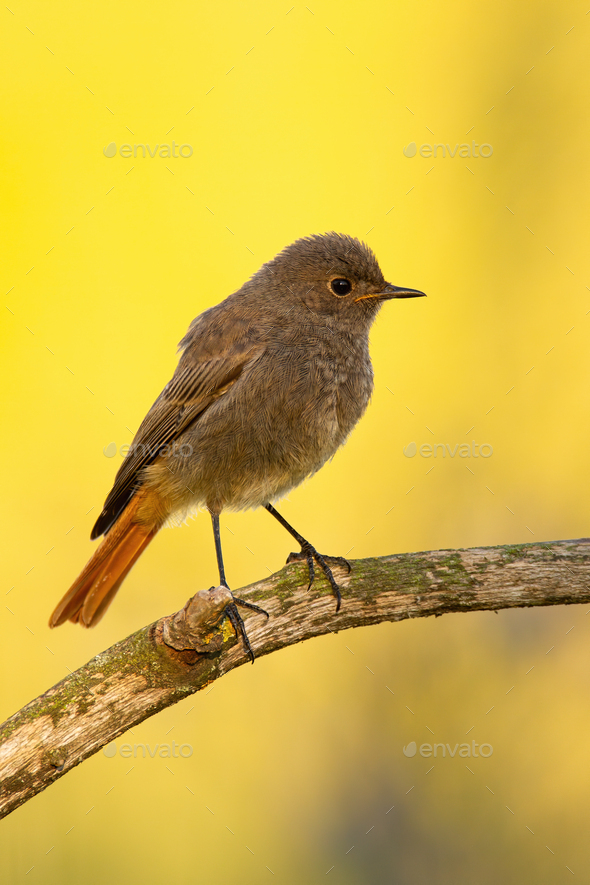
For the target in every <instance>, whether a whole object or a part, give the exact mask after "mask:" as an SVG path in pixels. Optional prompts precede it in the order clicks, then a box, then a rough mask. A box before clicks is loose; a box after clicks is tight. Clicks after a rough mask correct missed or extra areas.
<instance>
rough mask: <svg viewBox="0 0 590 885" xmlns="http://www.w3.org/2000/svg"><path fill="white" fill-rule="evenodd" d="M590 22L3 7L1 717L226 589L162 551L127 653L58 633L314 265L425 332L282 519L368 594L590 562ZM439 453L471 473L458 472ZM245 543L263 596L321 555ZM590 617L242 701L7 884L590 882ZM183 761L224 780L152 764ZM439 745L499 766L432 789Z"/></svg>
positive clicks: (146, 582) (476, 767)
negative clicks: (553, 543)
mask: <svg viewBox="0 0 590 885" xmlns="http://www.w3.org/2000/svg"><path fill="white" fill-rule="evenodd" d="M586 13H587V9H586V6H584V4H582V3H581V2H578V0H567V2H560V3H557V2H553V3H551V2H548V3H538V2H533V0H524V2H522V3H519V4H514V3H512V2H509V0H499V2H497V3H494V4H487V5H481V4H480V5H478V6H477V7H474V6H473V4H471V3H467V2H462V0H457V2H453V3H450V4H439V5H434V4H431V3H428V2H424V0H417V2H412V3H408V2H405V3H397V4H391V3H386V2H384V0H367V2H364V3H362V4H361V3H359V2H355V3H351V2H347V3H337V2H336V0H320V2H314V3H313V4H312V5H311V6H310V7H306V6H299V5H297V6H292V7H290V6H289V2H287V3H284V4H281V3H278V2H276V0H260V2H257V3H256V4H254V5H252V4H242V3H237V2H232V0H229V2H226V3H224V4H222V5H217V6H216V5H215V4H204V3H197V4H195V3H187V2H182V0H181V2H177V0H171V2H168V3H166V4H164V5H163V6H158V7H156V6H151V7H146V5H145V4H140V3H129V4H120V3H115V2H114V0H102V2H101V3H100V4H98V3H94V2H89V3H85V4H84V5H83V6H80V5H79V4H74V3H71V2H62V0H56V2H54V3H52V4H51V5H48V4H44V3H41V2H33V0H30V2H27V0H23V2H21V0H13V2H11V5H10V9H8V7H6V8H3V9H2V11H1V12H0V26H1V30H2V44H3V49H2V53H1V55H0V71H1V75H0V84H1V85H0V89H1V90H2V105H3V118H4V121H3V127H2V128H3V135H2V139H1V140H0V169H1V170H2V172H1V188H2V204H3V214H2V220H1V224H2V232H1V241H2V252H3V258H2V265H1V271H0V276H1V278H2V279H1V282H2V285H3V287H4V288H3V289H2V294H3V299H4V300H3V302H2V305H1V310H2V314H1V335H2V347H1V350H0V360H1V363H2V372H3V383H2V386H1V389H0V397H1V401H2V422H3V427H4V431H3V433H2V439H1V443H0V444H1V446H2V455H1V459H0V463H1V464H2V492H3V494H2V501H3V506H2V509H1V513H0V520H1V529H0V530H1V536H2V548H3V568H2V578H1V581H2V585H1V591H0V596H1V598H2V600H3V604H2V606H1V607H0V624H1V625H2V643H0V658H1V666H0V686H1V692H0V719H4V718H6V717H8V716H9V715H11V714H12V713H13V712H14V711H15V710H17V709H19V708H20V707H21V706H23V705H24V704H25V703H27V702H28V701H29V700H31V699H32V698H33V697H35V696H36V695H38V694H40V693H41V692H43V691H44V690H46V689H47V688H49V687H50V686H51V685H53V684H54V683H55V682H57V681H59V680H60V679H62V678H63V677H64V676H66V675H67V674H68V672H69V671H70V670H74V669H76V668H77V667H78V666H80V665H81V664H83V663H84V662H86V661H87V660H88V659H89V658H91V657H92V656H93V655H95V654H97V653H98V652H100V651H102V650H103V649H106V648H108V647H109V646H110V645H111V644H113V643H115V642H116V641H118V640H119V639H121V638H122V637H124V636H126V635H128V634H129V633H131V632H133V631H135V630H136V629H138V628H139V627H141V626H143V625H145V624H147V623H149V622H151V621H153V620H155V619H156V618H158V617H160V616H161V615H163V614H166V613H168V612H171V611H174V610H176V609H178V608H179V607H181V606H182V605H183V604H184V602H185V601H186V599H187V598H188V597H189V596H190V595H192V594H193V593H194V592H195V591H196V590H198V589H201V588H204V587H208V586H210V585H211V584H212V583H213V582H214V581H215V580H216V577H217V573H216V569H215V560H214V548H213V541H212V537H211V527H210V521H209V519H208V518H207V517H206V514H205V515H203V514H201V515H199V516H198V517H197V518H196V519H195V520H193V521H191V522H190V523H189V524H188V525H185V526H182V527H181V528H179V529H175V530H171V531H165V532H162V534H161V535H160V536H159V537H158V539H157V542H156V543H155V544H154V545H152V546H151V547H150V548H149V550H148V552H147V553H146V554H145V555H144V556H143V557H142V558H141V560H140V562H139V563H138V565H137V566H136V567H135V568H134V570H133V572H132V573H131V575H130V576H129V578H128V579H127V580H126V582H125V585H124V587H123V589H122V591H121V592H120V594H119V595H118V597H117V599H116V601H115V603H114V605H113V606H112V608H111V610H110V611H109V613H108V616H107V617H106V618H105V620H104V621H103V622H102V623H101V624H100V625H99V626H98V627H97V628H96V629H94V630H92V631H87V632H86V631H83V630H81V629H79V628H77V627H74V626H73V625H70V624H68V625H66V626H64V627H62V628H60V629H59V630H57V631H55V632H50V631H49V629H48V627H47V620H48V617H49V614H50V612H51V610H52V609H53V607H54V605H55V603H56V602H57V600H58V599H59V598H60V597H61V595H62V594H63V593H64V592H65V590H66V589H67V588H68V586H69V585H70V583H71V582H72V580H73V578H74V577H75V576H76V574H77V573H78V572H79V571H80V569H81V568H82V566H83V565H84V563H85V562H86V560H87V559H88V557H89V556H90V554H91V552H92V550H93V549H94V547H93V545H92V544H91V543H90V541H89V533H90V529H91V527H92V525H93V522H94V520H95V518H96V516H97V514H98V512H99V511H100V508H101V505H102V502H103V500H104V497H105V496H106V494H107V492H108V491H109V489H110V487H111V483H112V480H113V477H114V474H115V472H116V470H117V468H118V466H119V464H120V463H121V455H120V447H121V446H123V445H125V444H128V443H130V442H131V439H132V437H133V433H134V432H135V430H136V429H137V427H138V425H139V422H140V421H141V419H142V418H143V416H144V414H145V412H146V411H147V409H148V408H149V407H150V405H151V404H152V402H153V400H154V399H155V398H156V396H157V395H158V393H159V392H160V390H161V389H162V387H163V386H164V384H165V383H166V382H167V381H168V380H169V377H170V375H171V373H172V371H173V369H174V367H175V364H176V353H175V351H176V343H177V342H178V341H179V340H180V338H181V337H182V336H183V335H184V333H185V331H186V328H187V326H188V324H189V322H190V321H191V320H192V319H193V317H195V316H196V315H197V314H198V313H200V312H201V311H202V310H204V309H205V308H207V307H209V306H211V305H212V304H215V303H217V302H218V301H220V300H221V299H222V298H223V297H225V296H226V295H227V294H229V293H230V292H232V291H234V290H235V289H236V288H238V287H239V286H240V285H241V284H242V282H243V281H244V280H245V279H246V278H248V276H249V275H250V274H252V273H253V272H254V271H256V270H257V269H258V267H259V266H260V265H261V264H262V263H263V262H264V261H266V260H268V259H270V258H271V257H272V256H273V255H274V254H275V253H276V252H277V251H278V250H280V249H281V248H282V247H283V246H284V245H285V244H287V243H289V242H291V241H292V240H294V239H296V238H297V237H300V236H303V235H307V234H311V233H315V232H322V231H326V230H337V231H342V232H346V233H349V234H352V235H355V236H358V237H360V238H362V239H364V240H366V242H367V243H369V245H370V246H371V247H372V248H373V249H374V251H375V253H376V255H377V257H378V259H379V262H380V264H381V267H382V269H383V271H384V274H385V276H386V277H387V279H389V280H391V282H393V283H395V284H397V285H405V286H411V287H415V288H419V289H423V290H424V291H425V292H427V293H428V298H427V299H420V300H418V301H406V302H403V301H402V302H399V303H390V304H387V305H386V306H385V307H384V309H383V310H382V312H381V314H380V316H379V317H378V320H377V322H376V324H375V326H374V329H373V333H372V355H373V362H374V369H375V381H376V386H375V393H374V397H373V401H372V404H371V406H370V407H369V410H368V412H367V414H366V416H365V418H364V419H363V421H362V422H361V424H360V425H359V426H358V428H357V429H356V430H355V431H354V434H353V435H352V437H351V439H350V441H349V442H348V443H347V445H346V446H345V448H344V449H342V450H341V451H340V452H339V453H338V454H337V456H336V457H335V458H334V460H333V462H331V463H330V464H328V465H327V466H326V467H325V468H324V469H323V470H322V471H321V473H319V474H318V475H317V476H316V477H314V478H313V479H312V480H311V481H310V482H308V483H307V484H306V485H305V486H304V487H301V488H299V489H297V490H296V491H294V492H293V493H292V494H291V495H290V496H289V499H288V500H287V501H283V502H282V504H281V512H283V513H284V514H285V516H286V518H287V519H289V520H290V521H291V522H292V523H293V524H294V525H296V526H297V527H298V528H299V530H300V531H301V532H303V533H304V534H305V535H306V536H307V537H308V538H309V539H310V540H311V541H312V542H313V543H314V544H316V545H317V547H318V548H319V549H320V550H322V551H327V552H329V553H332V554H337V553H340V554H346V555H348V556H350V557H351V558H355V557H368V556H380V555H385V554H389V553H393V552H402V551H411V550H428V549H434V548H456V547H469V546H475V545H493V544H505V543H520V542H528V541H546V540H552V539H566V538H576V537H581V536H585V535H588V513H589V503H588V499H589V493H590V488H589V481H588V471H587V463H588V437H589V430H590V422H589V419H588V404H587V398H588V386H589V381H590V378H589V367H588V344H589V324H590V316H589V315H588V314H589V313H590V290H589V287H590V268H589V262H588V250H587V241H588V234H587V219H588V217H589V214H590V205H589V202H590V201H589V185H590V179H589V176H588V144H589V137H590V124H589V118H588V113H587V108H588V100H589V95H588V93H589V91H590V90H589V82H590V81H589V77H588V74H589V59H590V53H589V51H588V50H589V29H590V16H589V15H587V14H586ZM172 140H174V143H175V145H176V147H173V146H172ZM112 144H114V146H115V149H116V153H115V154H114V156H110V157H109V156H106V155H105V154H104V152H103V149H104V148H105V147H107V146H108V145H112ZM125 144H129V145H131V146H132V148H133V145H134V144H149V145H150V149H151V150H152V151H154V148H155V145H162V144H169V145H170V147H171V150H170V153H171V154H173V153H176V154H179V149H178V146H179V145H187V146H188V147H185V148H184V150H183V156H170V157H166V156H161V154H162V153H163V154H166V151H165V150H164V151H161V149H159V150H158V153H157V154H156V155H155V156H154V157H150V156H149V155H146V156H145V157H143V151H142V149H141V148H140V149H138V150H137V151H136V153H137V156H136V157H133V155H132V156H130V157H126V156H121V151H120V148H121V146H122V145H125ZM435 144H440V145H445V146H448V148H447V147H446V148H445V156H443V155H442V150H441V148H440V147H439V148H438V149H437V155H436V157H433V156H432V153H433V152H432V151H429V150H428V147H425V146H427V145H430V146H431V147H433V146H434V145H435ZM461 145H464V147H461ZM481 145H485V146H486V147H485V148H483V150H481V151H480V148H481ZM456 146H457V148H456ZM189 147H190V148H191V153H190V155H189V149H188V148H189ZM414 148H415V150H414ZM490 148H491V152H490ZM404 149H405V154H404ZM112 152H113V151H112V150H111V151H107V154H108V153H112ZM125 153H129V151H125V149H124V151H123V154H125ZM131 153H133V151H131ZM482 153H483V154H485V156H482ZM412 154H413V155H412ZM429 154H430V156H429ZM4 293H6V294H4ZM412 443H415V444H416V450H417V453H416V454H414V456H413V457H410V455H411V454H412V452H414V450H415V449H414V447H413V446H412V445H411V444H412ZM433 443H441V444H443V445H448V446H449V448H450V450H451V452H452V451H453V450H455V447H456V446H457V445H463V444H465V443H467V444H468V445H469V446H470V453H471V454H470V457H469V458H460V457H459V456H458V455H456V456H455V457H454V458H452V457H451V455H450V453H449V452H448V451H447V454H446V456H445V457H444V458H443V457H442V452H441V449H440V448H439V449H438V450H437V451H438V454H437V458H436V459H435V458H433V457H431V458H430V459H428V458H426V457H424V456H423V455H422V454H421V453H420V447H421V446H423V445H426V444H431V445H432V444H433ZM482 445H483V446H487V448H484V450H483V451H484V452H485V453H487V457H479V458H476V457H475V455H476V454H478V453H481V448H480V447H481V446H482ZM404 449H405V451H406V454H404ZM423 451H425V450H423ZM463 451H465V450H463ZM222 523H223V532H224V534H223V541H224V545H225V556H226V566H227V571H228V579H229V580H230V583H231V586H232V587H234V588H236V589H237V588H239V587H240V586H243V585H245V584H247V583H249V582H252V581H255V580H257V579H259V578H261V577H263V576H265V575H267V574H268V573H269V572H274V571H276V570H278V569H280V568H281V566H282V565H283V563H284V561H285V558H286V556H287V554H288V553H289V551H290V550H291V549H292V545H291V542H290V540H289V538H288V536H287V535H286V533H284V531H283V530H282V529H281V528H280V526H278V524H276V523H275V522H274V521H273V520H272V519H271V518H270V517H269V516H268V514H266V513H265V512H264V511H259V512H248V513H243V514H226V515H224V516H223V519H222ZM586 612H587V609H586V608H585V607H582V606H579V607H578V606H572V607H569V608H562V607H559V608H551V609H550V608H547V609H538V610H523V611H503V612H499V613H498V614H497V615H496V614H494V613H481V614H475V615H468V616H467V615H461V614H458V615H452V616H445V617H444V618H441V619H436V620H435V619H430V620H424V621H413V622H406V623H401V624H383V625H380V626H378V627H372V628H365V629H359V630H355V631H350V632H348V633H344V634H340V635H338V636H329V637H324V638H321V639H316V640H313V641H310V642H306V643H304V644H302V645H300V646H297V647H294V648H290V649H287V650H285V651H282V652H280V653H278V654H273V655H270V656H269V657H267V658H264V659H262V660H259V661H257V662H256V665H255V666H254V667H247V668H246V667H244V668H241V669H240V670H239V671H237V672H233V673H231V674H230V675H229V676H228V677H226V678H224V679H222V680H220V681H218V682H216V683H215V684H214V686H213V688H212V689H210V690H209V691H208V692H207V694H205V693H202V694H198V695H196V696H194V697H192V698H189V699H187V700H185V701H184V702H182V703H181V704H179V705H177V706H175V707H173V708H170V709H168V710H166V711H164V712H162V713H161V714H159V715H158V716H155V717H154V718H152V719H150V720H148V721H147V722H145V723H143V724H142V725H141V726H139V727H138V728H136V729H134V730H133V733H130V734H126V735H124V736H122V737H121V738H120V739H119V740H118V741H117V746H116V747H115V748H111V749H112V750H113V753H114V755H112V756H107V755H105V754H104V753H102V752H101V753H99V754H98V755H96V756H94V757H93V758H92V759H90V760H88V761H87V762H85V763H84V764H83V765H81V766H80V767H79V768H77V769H75V770H74V771H73V772H72V773H70V774H68V776H67V777H65V778H63V779H62V780H60V781H59V782H58V783H56V784H55V785H54V786H52V787H51V788H50V789H48V790H47V791H46V792H44V793H43V794H41V795H39V796H37V797H36V798H35V799H33V800H32V801H31V802H29V803H28V804H27V805H25V806H24V807H22V808H20V809H19V810H17V811H16V812H15V813H14V814H13V815H11V816H10V817H9V818H8V819H7V820H5V821H4V822H3V823H2V826H1V827H0V878H1V879H2V881H3V882H11V883H12V882H20V881H24V880H25V879H26V881H27V882H41V883H47V885H53V883H60V885H63V883H70V882H72V883H75V882H82V881H83V882H85V883H92V885H94V883H96V885H98V883H104V882H107V881H113V882H123V881H126V882H144V881H148V882H151V881H161V880H163V879H164V878H166V879H170V880H174V881H177V882H203V883H205V882H206V883H233V882H237V881H240V882H242V883H245V885H247V883H252V885H254V883H260V882H267V881H268V882H270V881H276V882H284V883H299V882H302V881H306V882H316V881H317V882H323V881H324V880H325V877H326V875H327V874H328V875H329V880H327V881H330V882H332V883H342V885H352V883H355V885H356V883H359V885H360V883H363V885H364V883H383V882H396V883H404V885H405V883H432V882H437V883H443V885H446V883H458V882H461V883H474V885H475V883H481V885H484V883H485V885H487V883H497V882H500V881H501V882H505V883H522V882H529V881H530V882H533V881H534V882H537V883H555V882H562V881H563V882H569V881H570V879H571V876H572V871H573V873H574V875H575V876H576V880H578V881H579V880H580V877H582V879H583V877H586V878H587V877H588V876H590V846H589V844H588V839H587V819H588V814H589V813H590V799H589V788H590V764H589V762H588V750H587V748H588V742H589V739H590V710H589V703H588V697H589V689H590V617H586ZM571 628H574V629H571ZM347 647H348V649H350V651H352V652H353V654H350V651H349V650H347ZM369 668H370V669H369ZM172 740H174V741H175V744H176V747H178V746H180V745H185V744H186V745H189V747H190V748H191V750H192V752H191V754H190V755H188V750H186V749H185V751H184V753H185V758H183V757H181V756H179V755H178V751H177V750H176V754H177V755H176V757H175V758H166V757H160V755H159V753H158V754H157V755H156V756H154V758H149V757H147V758H142V755H141V752H140V753H139V755H138V756H137V757H136V758H125V757H124V756H121V753H120V748H121V746H122V745H123V744H124V743H128V744H129V745H130V746H134V745H135V744H140V743H143V744H149V745H150V746H151V747H154V746H155V745H156V744H157V745H158V746H159V747H162V746H163V745H164V744H170V743H171V741H172ZM413 741H416V742H417V744H418V745H420V744H421V743H424V742H432V743H434V742H436V741H440V742H442V743H445V744H446V743H449V744H450V746H451V747H454V745H455V743H457V742H459V743H460V742H468V741H473V742H474V743H473V744H472V745H471V747H472V749H475V750H476V749H477V748H476V746H475V745H476V744H478V745H481V744H482V743H488V744H489V745H491V747H492V748H493V753H492V755H490V756H488V758H482V757H481V755H479V756H478V757H477V758H473V757H470V758H459V756H458V754H456V755H455V756H454V757H452V758H450V757H449V755H448V753H447V755H446V756H445V758H442V757H441V751H440V749H439V751H438V756H437V758H436V759H435V758H423V757H422V756H421V755H420V754H419V753H417V754H416V755H415V756H413V757H412V756H409V757H408V756H405V755H404V753H403V747H404V746H406V747H409V745H410V744H411V743H412V742H413ZM486 752H488V750H487V749H486Z"/></svg>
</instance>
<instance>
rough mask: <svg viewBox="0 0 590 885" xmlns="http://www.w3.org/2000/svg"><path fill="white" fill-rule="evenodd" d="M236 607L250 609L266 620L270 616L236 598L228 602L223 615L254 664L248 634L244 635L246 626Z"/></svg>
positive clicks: (250, 603) (258, 607) (255, 606)
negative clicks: (227, 619)
mask: <svg viewBox="0 0 590 885" xmlns="http://www.w3.org/2000/svg"><path fill="white" fill-rule="evenodd" d="M228 590H229V587H228ZM230 592H231V591H230ZM232 596H233V593H232ZM238 606H241V607H242V608H248V609H250V611H253V612H258V614H259V615H265V617H267V618H268V617H270V615H269V614H268V612H267V611H265V610H264V609H263V608H260V606H259V605H254V603H252V602H246V600H245V599H240V598H239V597H238V596H234V598H233V602H230V604H229V605H228V606H227V608H226V609H225V614H226V615H227V616H228V618H229V621H230V624H231V625H232V627H233V628H234V630H235V633H236V636H238V637H239V638H241V640H242V643H243V645H244V648H245V649H246V653H247V655H248V657H249V658H250V660H251V661H252V663H254V652H253V651H252V646H251V645H250V640H249V639H248V634H247V633H246V625H245V624H244V620H243V618H242V616H241V614H240V613H239V611H238Z"/></svg>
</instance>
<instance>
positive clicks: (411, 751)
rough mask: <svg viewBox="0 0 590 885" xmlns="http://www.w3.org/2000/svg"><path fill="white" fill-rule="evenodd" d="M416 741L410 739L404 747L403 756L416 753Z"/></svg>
mask: <svg viewBox="0 0 590 885" xmlns="http://www.w3.org/2000/svg"><path fill="white" fill-rule="evenodd" d="M416 749H417V748H416V741H410V743H409V744H408V745H407V747H404V756H408V757H410V758H411V757H412V756H415V755H416Z"/></svg>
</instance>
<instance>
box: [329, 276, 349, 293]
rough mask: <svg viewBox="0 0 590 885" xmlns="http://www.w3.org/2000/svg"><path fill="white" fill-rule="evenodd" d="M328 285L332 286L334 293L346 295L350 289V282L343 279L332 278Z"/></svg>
mask: <svg viewBox="0 0 590 885" xmlns="http://www.w3.org/2000/svg"><path fill="white" fill-rule="evenodd" d="M330 285H331V286H332V292H333V293H334V295H348V293H349V292H350V290H351V289H352V283H350V282H349V281H348V280H344V279H339V280H332V282H331V284H330Z"/></svg>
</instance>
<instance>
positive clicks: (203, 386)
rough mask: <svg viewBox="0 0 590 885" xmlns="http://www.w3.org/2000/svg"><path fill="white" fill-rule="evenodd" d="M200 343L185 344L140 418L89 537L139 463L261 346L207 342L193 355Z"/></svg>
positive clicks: (114, 514) (136, 479) (133, 483)
mask: <svg viewBox="0 0 590 885" xmlns="http://www.w3.org/2000/svg"><path fill="white" fill-rule="evenodd" d="M200 349H201V348H200V347H199V344H198V342H195V341H193V342H192V344H191V345H190V346H189V347H188V348H187V350H186V351H185V353H184V354H183V356H182V358H181V360H180V362H179V364H178V368H177V369H176V372H175V373H174V376H173V377H172V380H171V381H170V382H169V383H168V384H167V385H166V387H165V388H164V390H163V391H162V393H161V394H160V396H159V397H158V399H157V400H156V402H155V403H154V404H153V406H152V407H151V409H150V410H149V412H148V413H147V415H146V416H145V418H144V419H143V421H142V423H141V426H140V428H139V430H138V431H137V433H136V435H135V438H134V440H133V443H132V444H131V446H130V448H129V451H128V452H127V455H126V456H125V460H124V461H123V463H122V465H121V467H120V468H119V472H118V473H117V476H116V477H115V483H114V485H113V488H112V489H111V491H110V493H109V495H108V497H107V499H106V501H105V503H104V507H103V510H102V513H101V514H100V516H99V517H98V519H97V521H96V523H95V525H94V528H93V529H92V534H91V535H90V537H91V538H92V539H94V538H98V536H99V535H103V534H105V533H106V532H108V530H109V529H110V528H111V526H112V525H113V523H114V522H115V521H116V520H117V519H118V517H119V516H120V514H121V513H122V511H123V510H124V509H125V507H126V506H127V504H128V503H129V501H130V500H131V498H132V497H133V495H134V493H135V492H136V491H137V489H138V488H139V486H140V485H141V476H140V471H141V470H142V468H143V467H146V466H147V465H148V464H150V463H151V462H152V461H154V459H155V458H156V457H157V456H158V455H159V454H160V452H161V451H162V449H163V448H164V447H165V446H167V445H169V444H170V443H172V442H173V441H174V440H175V439H177V438H178V437H179V436H180V434H181V433H182V432H183V431H184V430H186V428H187V427H188V426H189V424H191V423H192V422H193V421H195V420H196V419H197V418H198V417H199V416H200V415H202V414H203V412H204V411H205V409H207V407H208V406H210V405H211V403H213V402H215V400H217V399H219V397H220V396H223V394H224V393H225V392H226V391H227V390H229V389H230V387H232V386H233V385H234V384H235V383H236V381H237V380H238V378H239V377H240V375H241V374H242V372H243V371H244V369H245V367H246V366H247V365H248V364H249V363H251V362H253V361H254V360H256V359H257V358H258V357H259V356H260V355H261V353H262V352H263V350H264V346H263V345H260V344H256V343H254V342H247V341H244V340H242V341H234V342H233V343H231V344H230V346H229V347H226V348H225V350H222V351H221V352H220V353H219V354H218V355H212V354H211V348H208V349H207V351H208V352H206V353H205V354H203V356H204V357H205V358H199V357H200V354H199V350H200ZM204 349H205V348H203V350H204Z"/></svg>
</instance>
